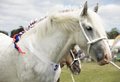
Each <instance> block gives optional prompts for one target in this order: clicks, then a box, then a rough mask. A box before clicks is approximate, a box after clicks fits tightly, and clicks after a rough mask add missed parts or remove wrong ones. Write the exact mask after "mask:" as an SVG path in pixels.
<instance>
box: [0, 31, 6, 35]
mask: <svg viewBox="0 0 120 82" xmlns="http://www.w3.org/2000/svg"><path fill="white" fill-rule="evenodd" d="M0 33H3V34H6V35H8V33H7V32H6V31H0Z"/></svg>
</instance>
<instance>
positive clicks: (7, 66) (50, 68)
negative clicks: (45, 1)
mask: <svg viewBox="0 0 120 82" xmlns="http://www.w3.org/2000/svg"><path fill="white" fill-rule="evenodd" d="M97 9H98V6H96V7H95V9H94V11H95V12H94V11H92V10H89V9H88V8H87V2H86V3H85V5H84V8H83V9H77V10H74V11H69V12H64V13H62V12H60V11H59V10H57V11H56V10H54V11H52V12H51V13H50V14H49V16H48V17H47V18H46V19H44V20H42V21H41V22H39V23H38V24H36V25H35V27H34V28H32V29H30V30H29V31H28V32H26V33H25V34H23V35H22V37H21V39H20V40H19V42H17V44H18V45H19V47H20V49H21V50H22V51H24V52H25V54H22V53H20V52H18V51H17V49H15V48H14V43H13V41H12V40H11V38H9V37H8V36H6V35H4V34H0V82H56V81H57V79H58V77H59V75H60V72H61V70H60V66H59V68H58V70H57V71H56V69H57V66H58V65H59V63H60V61H61V60H62V59H63V58H64V57H65V55H66V54H67V53H68V52H69V50H70V49H71V48H72V47H73V45H74V44H78V45H79V46H80V48H81V49H82V50H83V51H84V52H85V53H88V54H89V55H91V57H92V58H93V59H94V60H95V61H96V62H98V64H100V65H104V64H106V63H109V61H110V50H109V46H108V44H107V42H106V40H104V39H105V38H106V34H105V31H104V29H103V24H102V21H101V19H100V17H99V16H98V15H97V14H96V11H97Z"/></svg>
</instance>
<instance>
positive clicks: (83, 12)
mask: <svg viewBox="0 0 120 82" xmlns="http://www.w3.org/2000/svg"><path fill="white" fill-rule="evenodd" d="M87 9H88V5H87V1H86V2H85V4H84V8H83V10H82V12H81V16H85V15H87Z"/></svg>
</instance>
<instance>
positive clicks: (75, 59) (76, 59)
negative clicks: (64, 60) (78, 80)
mask: <svg viewBox="0 0 120 82" xmlns="http://www.w3.org/2000/svg"><path fill="white" fill-rule="evenodd" d="M70 52H71V56H72V57H73V61H72V63H71V64H70V66H71V65H72V64H73V63H74V62H75V61H78V62H79V64H80V63H81V62H80V58H79V57H78V58H75V56H74V54H73V51H72V50H70ZM79 66H80V68H81V64H80V65H79ZM70 73H71V72H70ZM71 77H72V80H73V82H75V80H74V77H73V75H72V73H71Z"/></svg>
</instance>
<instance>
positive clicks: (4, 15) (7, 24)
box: [0, 0, 120, 31]
mask: <svg viewBox="0 0 120 82" xmlns="http://www.w3.org/2000/svg"><path fill="white" fill-rule="evenodd" d="M85 1H86V0H44V1H43V0H0V30H4V31H11V30H13V29H17V28H19V26H24V27H27V26H28V25H29V24H30V21H31V20H35V19H36V18H40V17H41V16H45V14H47V12H50V10H51V9H52V8H53V7H55V6H56V5H65V6H67V5H71V6H74V5H77V6H80V5H81V6H82V7H83V6H84V3H85ZM87 2H88V7H89V8H90V9H92V8H93V7H94V6H95V5H96V4H97V3H98V4H99V9H98V14H99V15H100V17H101V18H102V19H103V21H104V23H105V30H106V31H110V30H111V29H112V28H115V27H116V28H117V29H118V30H120V0H88V1H87Z"/></svg>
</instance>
